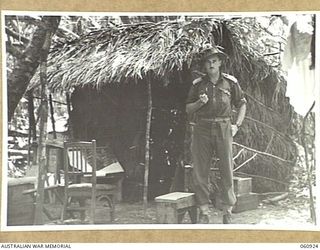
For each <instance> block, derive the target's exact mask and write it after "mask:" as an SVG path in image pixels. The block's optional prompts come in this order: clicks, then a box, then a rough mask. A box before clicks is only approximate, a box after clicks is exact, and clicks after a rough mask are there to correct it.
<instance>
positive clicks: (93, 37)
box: [49, 20, 220, 90]
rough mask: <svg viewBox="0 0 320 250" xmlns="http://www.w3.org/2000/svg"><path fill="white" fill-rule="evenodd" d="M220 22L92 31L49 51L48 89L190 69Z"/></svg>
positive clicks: (156, 24) (134, 26) (151, 25)
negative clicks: (49, 83) (49, 87)
mask: <svg viewBox="0 0 320 250" xmlns="http://www.w3.org/2000/svg"><path fill="white" fill-rule="evenodd" d="M219 23H220V21H216V20H211V21H205V22H204V21H190V22H168V21H166V22H160V23H139V24H130V25H122V26H110V27H108V28H105V29H101V30H97V31H92V32H90V33H89V34H88V35H86V36H84V37H82V38H81V39H78V40H75V41H73V42H72V43H70V44H67V45H63V46H61V47H60V46H57V47H56V48H55V49H54V50H53V51H52V53H51V62H52V66H51V68H50V72H51V76H50V79H49V81H50V82H51V83H52V86H51V87H52V89H57V88H61V89H63V90H66V89H69V88H70V87H72V86H73V87H74V86H78V85H84V84H89V83H90V84H93V85H94V86H99V85H101V84H103V83H110V82H121V81H123V80H125V79H127V78H140V79H142V78H144V77H145V76H146V74H147V73H148V72H153V73H154V74H155V75H157V76H164V75H165V74H166V73H167V72H170V71H172V70H173V69H176V70H182V68H183V65H184V64H185V63H187V64H188V65H189V66H190V65H191V62H192V61H193V59H194V57H195V56H196V55H197V54H198V53H199V51H200V50H201V48H203V46H204V44H208V43H211V42H212V40H211V39H212V38H213V37H212V31H213V29H218V28H219Z"/></svg>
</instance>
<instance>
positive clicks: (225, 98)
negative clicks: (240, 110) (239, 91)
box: [218, 87, 231, 105]
mask: <svg viewBox="0 0 320 250" xmlns="http://www.w3.org/2000/svg"><path fill="white" fill-rule="evenodd" d="M218 89H219V91H220V93H221V101H222V102H223V103H224V104H229V105H230V101H231V91H230V89H226V88H221V87H219V88H218Z"/></svg>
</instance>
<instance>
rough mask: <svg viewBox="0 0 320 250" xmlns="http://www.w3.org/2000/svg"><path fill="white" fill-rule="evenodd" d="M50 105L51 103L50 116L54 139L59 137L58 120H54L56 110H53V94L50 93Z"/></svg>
mask: <svg viewBox="0 0 320 250" xmlns="http://www.w3.org/2000/svg"><path fill="white" fill-rule="evenodd" d="M49 105H50V117H51V123H52V130H53V139H57V133H56V122H55V120H54V110H53V103H52V94H49Z"/></svg>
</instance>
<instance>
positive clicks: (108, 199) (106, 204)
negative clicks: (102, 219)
mask: <svg viewBox="0 0 320 250" xmlns="http://www.w3.org/2000/svg"><path fill="white" fill-rule="evenodd" d="M103 200H105V201H106V202H103ZM98 201H100V202H103V206H104V207H109V209H110V222H113V221H114V215H115V206H114V196H113V195H102V196H100V197H98Z"/></svg>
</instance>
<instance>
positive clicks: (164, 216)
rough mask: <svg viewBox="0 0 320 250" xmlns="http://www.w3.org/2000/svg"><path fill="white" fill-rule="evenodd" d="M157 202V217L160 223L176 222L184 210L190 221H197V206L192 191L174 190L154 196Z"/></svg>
mask: <svg viewBox="0 0 320 250" xmlns="http://www.w3.org/2000/svg"><path fill="white" fill-rule="evenodd" d="M155 201H156V203H157V219H158V223H161V224H169V223H170V224H178V223H181V222H182V219H183V217H184V215H185V213H186V212H188V213H189V216H190V219H191V222H192V223H193V224H195V223H197V207H196V202H195V195H194V193H184V192H174V193H169V194H165V195H161V196H158V197H156V198H155Z"/></svg>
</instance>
